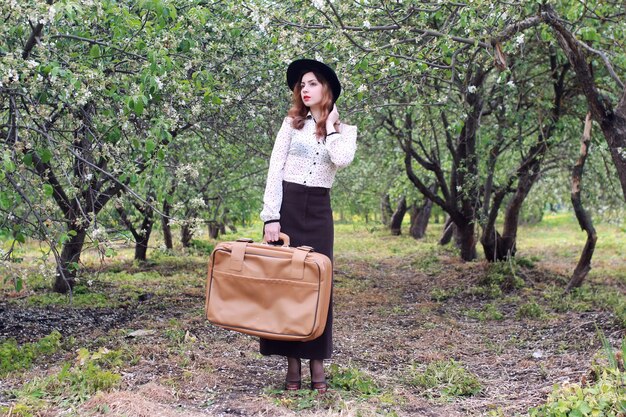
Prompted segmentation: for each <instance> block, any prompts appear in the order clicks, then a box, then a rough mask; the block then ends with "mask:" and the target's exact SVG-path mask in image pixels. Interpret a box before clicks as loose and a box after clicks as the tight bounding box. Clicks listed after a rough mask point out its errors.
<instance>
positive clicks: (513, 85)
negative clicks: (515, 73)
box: [506, 80, 515, 88]
mask: <svg viewBox="0 0 626 417" xmlns="http://www.w3.org/2000/svg"><path fill="white" fill-rule="evenodd" d="M506 85H508V86H509V87H512V88H515V83H514V82H513V80H509V82H508V83H506Z"/></svg>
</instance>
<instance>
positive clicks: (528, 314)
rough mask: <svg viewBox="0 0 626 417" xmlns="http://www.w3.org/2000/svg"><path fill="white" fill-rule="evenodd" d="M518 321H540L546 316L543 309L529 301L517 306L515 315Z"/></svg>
mask: <svg viewBox="0 0 626 417" xmlns="http://www.w3.org/2000/svg"><path fill="white" fill-rule="evenodd" d="M515 315H516V317H517V318H519V319H541V318H543V317H545V316H546V312H545V311H544V309H543V307H541V306H540V305H539V304H537V302H536V301H534V300H531V301H528V302H526V303H524V304H522V305H520V306H519V308H518V309H517V313H516V314H515Z"/></svg>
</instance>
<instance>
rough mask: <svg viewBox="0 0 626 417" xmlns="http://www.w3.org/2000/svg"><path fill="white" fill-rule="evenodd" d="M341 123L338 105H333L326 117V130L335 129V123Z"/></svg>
mask: <svg viewBox="0 0 626 417" xmlns="http://www.w3.org/2000/svg"><path fill="white" fill-rule="evenodd" d="M338 123H339V111H337V105H336V104H334V105H333V109H332V110H331V112H330V113H329V114H328V118H327V119H326V130H327V131H328V130H331V131H332V130H335V125H336V124H338Z"/></svg>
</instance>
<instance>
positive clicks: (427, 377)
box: [409, 359, 482, 397]
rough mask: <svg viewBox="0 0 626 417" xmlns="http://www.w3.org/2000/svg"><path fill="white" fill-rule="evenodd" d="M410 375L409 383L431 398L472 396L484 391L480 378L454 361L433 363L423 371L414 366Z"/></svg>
mask: <svg viewBox="0 0 626 417" xmlns="http://www.w3.org/2000/svg"><path fill="white" fill-rule="evenodd" d="M410 373H411V376H410V379H409V383H410V384H411V385H414V386H416V387H419V388H422V389H424V390H426V393H427V395H429V396H430V395H436V396H442V397H456V396H471V395H475V394H477V393H478V392H480V390H481V389H482V387H481V384H480V382H479V381H478V378H476V376H475V375H473V374H472V373H470V372H468V371H467V370H466V369H465V368H464V367H463V364H462V363H460V362H457V361H455V360H454V359H450V360H442V361H435V362H431V363H429V364H428V366H426V369H425V370H423V371H420V370H419V369H418V367H417V365H415V364H413V365H412V366H411V370H410Z"/></svg>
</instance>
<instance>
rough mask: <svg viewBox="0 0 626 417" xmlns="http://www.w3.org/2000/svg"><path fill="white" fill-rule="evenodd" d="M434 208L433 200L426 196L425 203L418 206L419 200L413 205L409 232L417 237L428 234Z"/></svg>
mask: <svg viewBox="0 0 626 417" xmlns="http://www.w3.org/2000/svg"><path fill="white" fill-rule="evenodd" d="M432 208H433V202H432V201H431V200H430V199H428V198H426V197H424V203H423V204H422V205H421V206H418V205H417V202H416V203H415V204H413V205H412V206H411V212H410V216H411V228H410V229H409V232H410V233H411V236H413V237H414V238H415V239H421V238H423V237H424V236H425V235H426V228H427V227H428V221H429V219H430V213H431V211H432Z"/></svg>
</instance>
